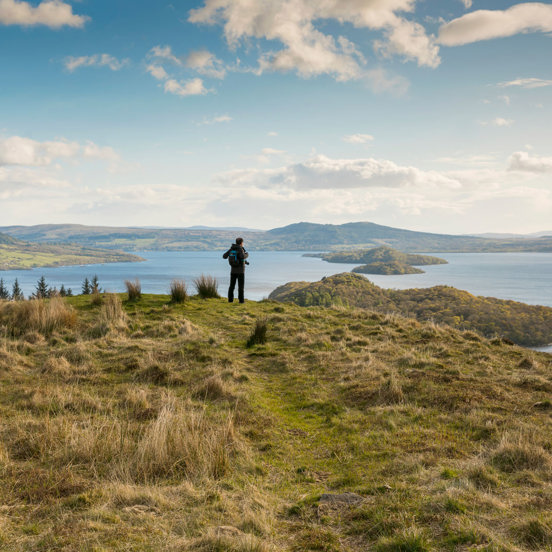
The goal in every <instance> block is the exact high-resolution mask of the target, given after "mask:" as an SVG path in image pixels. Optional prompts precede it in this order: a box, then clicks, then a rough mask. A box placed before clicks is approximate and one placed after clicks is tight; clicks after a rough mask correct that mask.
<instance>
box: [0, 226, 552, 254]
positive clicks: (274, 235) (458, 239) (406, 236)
mask: <svg viewBox="0 0 552 552" xmlns="http://www.w3.org/2000/svg"><path fill="white" fill-rule="evenodd" d="M0 232H4V233H6V234H9V235H10V236H13V237H15V238H19V239H22V240H28V241H33V242H40V243H61V242H67V243H69V242H70V243H78V244H80V245H83V246H86V247H105V248H110V249H122V250H125V251H141V250H142V251H145V250H165V251H167V250H173V251H195V250H220V249H224V248H227V247H228V245H229V243H231V242H232V241H233V240H234V239H235V238H236V232H235V231H232V230H216V229H209V230H207V229H201V228H200V229H191V228H180V229H179V228H161V229H155V228H124V227H120V228H119V227H102V226H83V225H76V224H53V225H39V226H5V227H0ZM240 233H241V234H242V237H243V238H244V239H245V242H246V245H247V247H248V249H252V250H253V249H257V250H279V251H286V250H287V251H330V250H337V249H344V248H345V249H360V248H364V249H365V248H369V247H370V248H373V247H379V246H382V245H386V246H389V247H393V248H395V249H399V250H401V251H404V252H409V253H415V252H418V253H422V252H499V251H544V252H551V251H552V238H550V237H542V238H533V239H525V238H519V239H504V240H500V239H485V238H478V237H470V236H453V235H447V234H432V233H428V232H414V231H411V230H404V229H400V228H392V227H390V226H382V225H379V224H374V223H371V222H354V223H348V224H342V225H332V224H313V223H307V222H301V223H297V224H291V225H289V226H285V227H282V228H275V229H272V230H268V231H266V232H257V231H245V232H240Z"/></svg>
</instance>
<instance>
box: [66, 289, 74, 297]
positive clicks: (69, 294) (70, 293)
mask: <svg viewBox="0 0 552 552" xmlns="http://www.w3.org/2000/svg"><path fill="white" fill-rule="evenodd" d="M65 297H73V290H72V289H71V288H67V290H66V291H65Z"/></svg>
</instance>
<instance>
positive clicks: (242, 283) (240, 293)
mask: <svg viewBox="0 0 552 552" xmlns="http://www.w3.org/2000/svg"><path fill="white" fill-rule="evenodd" d="M236 281H237V282H238V299H239V300H240V303H244V302H245V299H244V296H243V289H244V286H245V274H230V287H229V288H228V301H230V303H231V302H232V301H233V300H234V289H235V288H236Z"/></svg>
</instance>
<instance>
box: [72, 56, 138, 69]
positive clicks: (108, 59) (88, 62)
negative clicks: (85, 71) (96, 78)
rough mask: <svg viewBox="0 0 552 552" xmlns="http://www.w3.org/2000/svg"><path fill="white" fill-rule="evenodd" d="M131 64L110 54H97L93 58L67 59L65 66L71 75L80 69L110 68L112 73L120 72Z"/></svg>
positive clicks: (127, 60)
mask: <svg viewBox="0 0 552 552" xmlns="http://www.w3.org/2000/svg"><path fill="white" fill-rule="evenodd" d="M129 62H130V60H129V59H122V60H119V59H117V58H116V57H113V56H111V55H109V54H95V55H93V56H81V57H67V58H65V61H64V65H65V68H66V69H67V70H68V71H69V72H71V73H72V72H73V71H75V69H78V68H79V67H108V68H109V69H111V70H112V71H119V70H120V69H122V68H123V67H124V66H125V65H127V64H128V63H129Z"/></svg>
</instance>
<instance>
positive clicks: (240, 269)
mask: <svg viewBox="0 0 552 552" xmlns="http://www.w3.org/2000/svg"><path fill="white" fill-rule="evenodd" d="M233 249H235V250H237V252H238V259H239V261H240V265H239V266H233V267H232V270H231V274H245V259H247V257H249V253H248V252H247V251H246V250H245V249H244V248H243V247H242V246H241V245H238V244H237V243H233V244H232V247H230V249H229V250H228V251H227V252H226V253H224V254H223V255H222V258H223V259H228V255H230V251H232V250H233Z"/></svg>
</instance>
